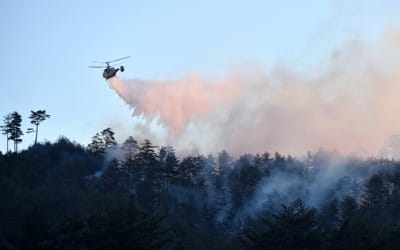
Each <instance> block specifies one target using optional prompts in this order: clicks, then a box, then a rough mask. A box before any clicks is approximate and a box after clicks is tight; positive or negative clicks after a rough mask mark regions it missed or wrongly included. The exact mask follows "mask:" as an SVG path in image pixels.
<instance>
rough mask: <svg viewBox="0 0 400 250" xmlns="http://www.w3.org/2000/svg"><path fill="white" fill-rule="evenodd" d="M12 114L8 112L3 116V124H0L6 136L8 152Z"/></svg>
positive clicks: (0, 128)
mask: <svg viewBox="0 0 400 250" xmlns="http://www.w3.org/2000/svg"><path fill="white" fill-rule="evenodd" d="M11 120H12V117H11V114H7V115H5V116H4V117H3V125H1V126H0V130H1V133H2V134H3V135H5V136H6V145H7V146H6V153H8V141H9V140H10V138H9V135H10V133H11Z"/></svg>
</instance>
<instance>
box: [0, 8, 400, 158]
mask: <svg viewBox="0 0 400 250" xmlns="http://www.w3.org/2000/svg"><path fill="white" fill-rule="evenodd" d="M0 9H1V15H0V29H1V31H2V35H1V40H0V75H1V76H2V80H1V86H2V88H1V91H0V95H1V96H0V115H1V116H3V115H5V114H7V113H9V112H12V111H18V112H19V113H21V114H22V115H23V119H24V121H23V126H24V130H25V129H26V128H27V127H29V122H28V118H27V117H28V115H29V112H30V110H37V109H45V110H47V112H48V113H49V114H51V115H52V117H51V119H49V120H48V121H45V122H44V123H43V125H42V126H41V128H40V129H41V133H40V134H39V141H43V140H44V139H48V140H50V141H53V140H54V139H56V138H57V137H58V136H59V135H66V136H67V137H69V138H70V139H73V140H76V141H78V142H80V143H84V144H86V143H88V142H89V141H90V138H91V136H92V135H94V134H95V133H96V132H97V131H99V130H101V129H103V128H105V127H107V126H109V125H110V124H112V122H114V123H115V122H116V121H117V122H122V123H126V124H129V123H131V122H133V119H132V117H131V111H130V110H129V108H128V106H126V105H125V104H124V103H123V101H122V100H121V99H120V98H119V97H118V96H117V95H116V93H115V92H114V91H112V89H110V88H109V87H108V85H107V83H106V82H105V81H104V79H103V78H102V76H101V73H102V72H101V71H100V70H94V69H89V68H88V67H87V66H88V65H90V64H91V61H93V60H111V59H114V58H118V57H123V56H127V55H130V56H132V59H131V60H130V61H128V62H127V63H125V67H126V72H124V73H123V74H121V76H124V77H126V78H143V79H160V80H161V79H165V78H178V77H181V76H183V75H186V74H190V73H194V72H195V73H200V74H224V72H226V71H232V70H234V69H236V68H240V67H243V66H245V67H252V65H254V67H261V68H262V69H263V70H268V69H271V68H274V67H279V65H284V66H285V67H290V68H293V69H295V70H299V71H307V70H312V68H313V67H315V66H316V65H317V64H319V63H321V61H323V60H324V58H326V57H328V56H329V55H330V53H331V52H332V50H333V49H334V48H336V47H338V46H340V45H341V44H343V43H345V42H346V41H349V40H352V39H363V40H374V39H377V37H379V36H381V35H382V33H383V32H384V31H385V29H387V28H391V27H398V26H399V24H400V15H399V10H400V1H372V0H371V1H367V0H363V1H361V0H355V1H344V0H343V1H341V0H337V1H261V0H260V1H253V0H246V1H233V0H231V1H209V0H202V1H154V0H147V1H99V0H97V1H50V0H48V1H41V0H36V1H28V0H26V1H19V0H12V1H11V0H3V1H0ZM125 133H126V134H129V133H127V132H125ZM23 139H24V143H23V145H22V146H23V147H26V146H27V145H29V144H30V143H32V141H33V139H34V136H33V135H26V136H24V137H23ZM4 149H5V140H4V139H3V137H2V138H1V139H0V150H1V151H4Z"/></svg>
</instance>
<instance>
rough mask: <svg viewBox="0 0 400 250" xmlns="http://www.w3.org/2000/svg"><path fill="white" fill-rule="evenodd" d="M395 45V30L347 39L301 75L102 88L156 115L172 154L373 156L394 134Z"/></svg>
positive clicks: (119, 83) (398, 89)
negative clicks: (364, 38) (330, 152)
mask: <svg viewBox="0 0 400 250" xmlns="http://www.w3.org/2000/svg"><path fill="white" fill-rule="evenodd" d="M399 42H400V32H399V31H398V30H389V31H387V32H386V33H385V35H384V36H383V38H382V39H381V40H380V41H378V42H375V43H374V44H369V43H365V42H363V41H351V42H349V43H348V44H347V45H345V46H343V47H342V48H340V49H336V50H335V51H333V52H332V53H331V54H330V56H329V57H328V58H326V59H325V60H322V61H321V63H320V64H319V66H317V67H314V68H313V69H311V70H308V71H307V72H298V71H296V70H292V69H290V68H282V67H280V68H275V69H273V70H270V71H268V72H266V71H264V72H260V71H257V73H253V72H252V73H246V72H234V73H233V74H227V76H225V77H212V76H207V77H204V76H200V75H190V76H185V77H182V78H180V79H175V80H165V81H152V80H136V79H118V78H114V79H112V80H111V81H110V84H111V86H112V88H114V90H115V91H116V92H117V93H118V94H119V95H120V96H121V98H122V99H123V100H124V101H125V102H126V103H127V104H128V105H129V106H130V107H132V108H133V109H134V110H135V114H136V115H140V114H143V115H144V117H146V118H147V119H148V120H152V119H154V118H155V117H158V119H159V121H160V122H161V123H162V124H163V125H165V126H166V127H167V128H168V129H169V134H168V137H167V138H168V141H167V142H166V143H171V144H173V145H175V146H176V148H177V150H178V151H179V150H181V149H182V148H183V149H190V148H193V149H196V150H198V151H199V152H201V153H209V152H215V151H218V150H222V149H227V150H228V151H230V152H232V153H244V152H263V151H265V150H268V151H279V152H282V153H290V154H304V153H305V152H306V151H307V150H317V149H318V148H321V147H322V148H325V149H327V150H338V151H339V152H342V153H363V154H378V152H379V151H380V150H381V149H382V147H383V146H384V144H385V141H386V140H387V138H388V137H389V136H391V135H393V134H398V133H400V116H399V114H400V98H399V95H400V81H399V80H400V75H399V72H398V69H399V66H400V61H399V59H400V54H399V51H400V50H399V44H400V43H399ZM310 53H312V52H310Z"/></svg>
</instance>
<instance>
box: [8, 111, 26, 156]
mask: <svg viewBox="0 0 400 250" xmlns="http://www.w3.org/2000/svg"><path fill="white" fill-rule="evenodd" d="M21 123H22V117H21V115H20V114H19V113H18V112H13V113H11V122H10V124H9V127H8V130H9V132H10V135H9V139H10V140H12V141H13V142H14V152H17V151H18V144H20V143H21V142H22V139H21V136H22V135H23V134H24V133H23V132H22V130H21Z"/></svg>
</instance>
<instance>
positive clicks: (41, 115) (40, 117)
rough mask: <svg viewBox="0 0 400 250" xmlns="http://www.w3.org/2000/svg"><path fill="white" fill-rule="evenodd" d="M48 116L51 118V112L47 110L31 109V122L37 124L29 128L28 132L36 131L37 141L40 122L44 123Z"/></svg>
mask: <svg viewBox="0 0 400 250" xmlns="http://www.w3.org/2000/svg"><path fill="white" fill-rule="evenodd" d="M47 118H50V115H49V114H46V110H37V111H33V110H31V115H30V116H29V119H31V124H33V125H35V128H28V131H27V132H28V133H33V132H35V142H34V144H36V142H37V137H38V132H39V124H40V123H42V122H43V121H44V120H46V119H47Z"/></svg>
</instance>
